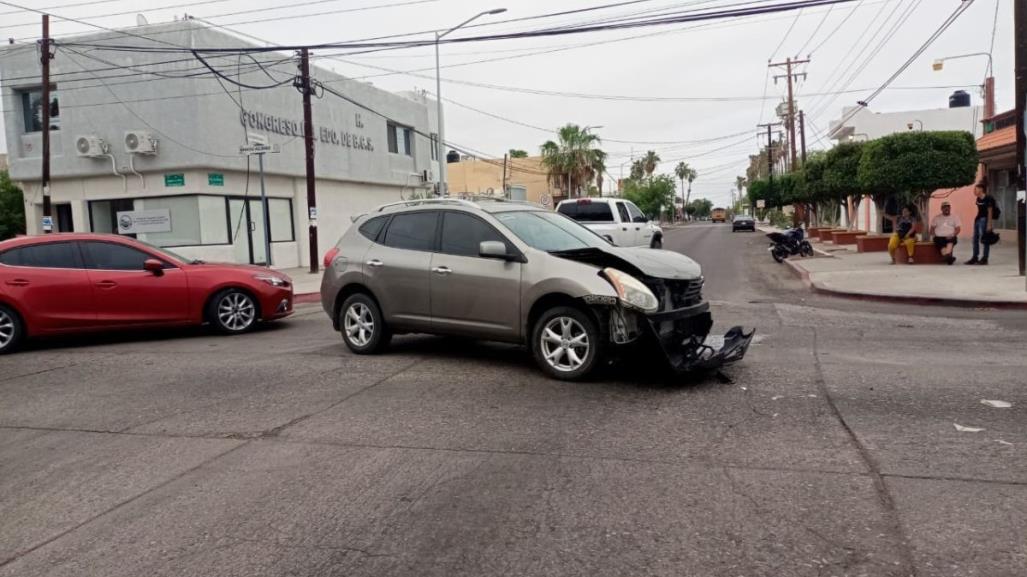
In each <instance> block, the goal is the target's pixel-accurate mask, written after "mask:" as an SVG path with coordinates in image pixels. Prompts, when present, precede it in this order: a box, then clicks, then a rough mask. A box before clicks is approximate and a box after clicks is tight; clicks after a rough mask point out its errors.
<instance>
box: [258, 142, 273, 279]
mask: <svg viewBox="0 0 1027 577" xmlns="http://www.w3.org/2000/svg"><path fill="white" fill-rule="evenodd" d="M257 166H258V167H259V168H260V204H261V206H263V207H264V258H265V260H266V262H267V267H268V268H271V264H272V263H271V212H270V211H269V210H268V203H267V191H266V190H264V153H263V152H261V153H260V154H258V155H257Z"/></svg>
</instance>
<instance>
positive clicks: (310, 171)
mask: <svg viewBox="0 0 1027 577" xmlns="http://www.w3.org/2000/svg"><path fill="white" fill-rule="evenodd" d="M300 75H301V79H300V80H301V81H300V84H301V85H300V91H301V92H302V93H303V148H304V150H305V152H306V157H307V219H308V220H307V222H308V225H307V234H308V237H309V240H308V242H309V245H310V272H311V274H313V273H316V272H317V271H318V270H320V267H321V262H320V260H319V259H318V250H317V193H316V188H315V181H314V120H313V114H312V113H311V110H310V93H311V91H312V90H311V88H312V87H311V85H310V52H309V50H308V49H306V48H303V49H301V50H300Z"/></svg>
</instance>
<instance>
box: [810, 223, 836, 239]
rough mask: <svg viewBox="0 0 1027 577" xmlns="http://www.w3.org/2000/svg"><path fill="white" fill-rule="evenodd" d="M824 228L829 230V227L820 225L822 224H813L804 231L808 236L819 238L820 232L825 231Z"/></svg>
mask: <svg viewBox="0 0 1027 577" xmlns="http://www.w3.org/2000/svg"><path fill="white" fill-rule="evenodd" d="M825 230H831V229H830V228H825V227H822V226H814V227H811V228H809V229H807V230H806V232H807V233H808V234H809V237H810V238H820V233H821V232H823V231H825Z"/></svg>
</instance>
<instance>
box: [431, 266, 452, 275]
mask: <svg viewBox="0 0 1027 577" xmlns="http://www.w3.org/2000/svg"><path fill="white" fill-rule="evenodd" d="M431 271H432V272H433V273H435V274H441V275H443V276H445V275H447V274H449V273H451V272H453V269H451V268H449V267H448V266H437V267H435V268H433V269H431Z"/></svg>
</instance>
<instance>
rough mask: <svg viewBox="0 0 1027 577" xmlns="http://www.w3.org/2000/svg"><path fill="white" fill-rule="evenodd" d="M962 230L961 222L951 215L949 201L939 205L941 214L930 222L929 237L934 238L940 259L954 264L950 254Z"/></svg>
mask: <svg viewBox="0 0 1027 577" xmlns="http://www.w3.org/2000/svg"><path fill="white" fill-rule="evenodd" d="M962 229H963V221H961V220H960V219H959V217H958V216H956V215H954V214H952V205H950V204H949V201H947V200H946V201H945V202H943V203H941V214H939V215H938V216H935V217H934V220H932V221H931V236H932V237H934V246H936V247H938V250H939V251H941V256H942V258H944V259H945V262H947V263H949V264H952V263H954V262H956V257H955V256H953V254H952V252H953V251H954V250H955V249H956V243H957V242H959V231H961V230H962Z"/></svg>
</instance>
